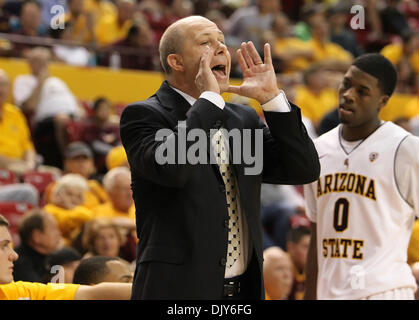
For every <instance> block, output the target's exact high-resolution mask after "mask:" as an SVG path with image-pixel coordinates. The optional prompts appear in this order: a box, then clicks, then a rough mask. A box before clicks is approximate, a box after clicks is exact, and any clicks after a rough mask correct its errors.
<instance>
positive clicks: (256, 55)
mask: <svg viewBox="0 0 419 320" xmlns="http://www.w3.org/2000/svg"><path fill="white" fill-rule="evenodd" d="M246 46H247V49H248V53H249V55H250V58H251V59H252V61H253V63H254V64H255V65H258V64H262V63H263V61H262V58H261V57H260V55H259V53H258V51H257V50H256V48H255V45H254V44H253V42H252V41H249V42H247V43H246Z"/></svg>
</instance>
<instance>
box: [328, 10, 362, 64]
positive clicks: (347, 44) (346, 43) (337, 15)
mask: <svg viewBox="0 0 419 320" xmlns="http://www.w3.org/2000/svg"><path fill="white" fill-rule="evenodd" d="M349 12H350V9H349V7H348V6H347V5H343V4H342V2H340V3H338V4H336V5H334V6H332V7H330V8H329V10H327V20H328V21H329V24H330V41H331V42H333V43H336V44H338V45H340V46H341V47H342V48H343V49H345V50H346V51H348V52H350V53H351V54H352V55H353V56H354V57H357V56H359V55H360V54H362V53H363V50H362V49H361V47H360V46H359V45H358V42H357V39H356V35H355V33H354V32H353V31H352V30H351V29H350V28H348V27H347V24H348V23H347V21H348V15H349Z"/></svg>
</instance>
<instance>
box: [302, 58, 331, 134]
mask: <svg viewBox="0 0 419 320" xmlns="http://www.w3.org/2000/svg"><path fill="white" fill-rule="evenodd" d="M303 82H304V85H303V86H299V87H297V88H296V94H295V103H296V104H298V105H299V106H301V112H302V113H303V115H304V116H306V117H307V118H309V119H310V120H311V121H312V122H313V124H314V126H315V127H316V128H318V125H319V122H320V120H321V119H322V118H323V116H324V115H325V114H326V113H327V112H328V111H330V110H332V109H333V108H335V107H336V106H337V105H338V96H337V93H336V89H334V88H330V87H329V82H328V79H327V75H326V71H325V70H324V69H323V67H321V66H320V65H313V66H312V67H310V68H309V69H307V70H305V71H304V73H303Z"/></svg>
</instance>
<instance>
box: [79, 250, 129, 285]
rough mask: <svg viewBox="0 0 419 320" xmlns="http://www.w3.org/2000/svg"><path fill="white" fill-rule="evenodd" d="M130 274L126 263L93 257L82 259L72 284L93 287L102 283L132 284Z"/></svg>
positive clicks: (116, 259) (119, 260)
mask: <svg viewBox="0 0 419 320" xmlns="http://www.w3.org/2000/svg"><path fill="white" fill-rule="evenodd" d="M132 278H133V275H132V272H131V270H130V268H129V265H128V263H127V262H126V261H123V260H121V259H118V258H110V257H104V256H94V257H90V258H86V259H83V260H82V261H81V262H80V264H79V266H78V267H77V269H76V272H75V273H74V279H73V283H76V284H84V285H93V284H98V283H102V282H127V283H132Z"/></svg>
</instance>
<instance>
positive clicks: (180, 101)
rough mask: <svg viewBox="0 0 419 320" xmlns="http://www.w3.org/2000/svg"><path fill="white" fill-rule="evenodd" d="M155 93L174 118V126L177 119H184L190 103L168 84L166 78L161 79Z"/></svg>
mask: <svg viewBox="0 0 419 320" xmlns="http://www.w3.org/2000/svg"><path fill="white" fill-rule="evenodd" d="M156 95H157V98H158V99H159V101H160V103H161V104H162V106H163V107H164V108H165V109H166V110H167V111H169V112H170V114H172V115H173V116H174V118H175V119H176V121H175V122H176V124H175V126H177V121H184V120H186V112H188V110H189V108H190V107H191V105H190V104H189V102H188V101H186V100H185V98H183V97H182V96H181V95H180V94H179V93H177V92H176V91H175V90H173V89H172V88H171V87H170V86H169V83H168V82H167V80H165V81H163V83H162V85H161V86H160V89H159V90H157V92H156Z"/></svg>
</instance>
